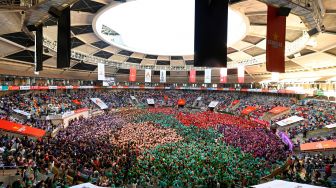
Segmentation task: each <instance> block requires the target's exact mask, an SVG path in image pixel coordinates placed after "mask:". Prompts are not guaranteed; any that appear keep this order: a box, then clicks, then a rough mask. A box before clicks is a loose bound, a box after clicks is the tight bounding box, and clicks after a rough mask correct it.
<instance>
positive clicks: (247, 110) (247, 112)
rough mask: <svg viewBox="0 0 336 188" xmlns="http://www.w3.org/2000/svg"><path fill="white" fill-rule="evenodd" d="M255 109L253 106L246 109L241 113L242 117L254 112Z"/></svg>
mask: <svg viewBox="0 0 336 188" xmlns="http://www.w3.org/2000/svg"><path fill="white" fill-rule="evenodd" d="M256 109H257V108H256V107H254V106H248V107H246V108H245V109H244V110H243V111H242V112H241V113H242V114H244V115H249V114H250V113H251V112H253V111H255V110H256Z"/></svg>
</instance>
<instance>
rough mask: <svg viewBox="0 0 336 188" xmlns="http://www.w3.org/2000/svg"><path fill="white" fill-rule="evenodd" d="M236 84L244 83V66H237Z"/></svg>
mask: <svg viewBox="0 0 336 188" xmlns="http://www.w3.org/2000/svg"><path fill="white" fill-rule="evenodd" d="M237 69H238V83H244V77H245V67H244V65H238V66H237Z"/></svg>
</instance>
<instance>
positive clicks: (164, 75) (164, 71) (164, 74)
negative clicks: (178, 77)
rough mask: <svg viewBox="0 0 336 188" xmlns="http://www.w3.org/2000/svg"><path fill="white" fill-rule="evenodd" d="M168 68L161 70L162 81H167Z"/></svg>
mask: <svg viewBox="0 0 336 188" xmlns="http://www.w3.org/2000/svg"><path fill="white" fill-rule="evenodd" d="M166 75H167V72H166V70H160V83H166Z"/></svg>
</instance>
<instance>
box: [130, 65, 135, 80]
mask: <svg viewBox="0 0 336 188" xmlns="http://www.w3.org/2000/svg"><path fill="white" fill-rule="evenodd" d="M129 81H130V82H135V81H136V69H135V68H134V67H131V68H130V74H129Z"/></svg>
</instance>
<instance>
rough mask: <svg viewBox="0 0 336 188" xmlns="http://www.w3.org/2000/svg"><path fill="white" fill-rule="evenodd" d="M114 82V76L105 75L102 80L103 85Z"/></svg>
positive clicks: (110, 84)
mask: <svg viewBox="0 0 336 188" xmlns="http://www.w3.org/2000/svg"><path fill="white" fill-rule="evenodd" d="M114 83H115V77H105V80H104V81H103V86H112V85H114Z"/></svg>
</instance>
